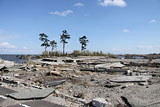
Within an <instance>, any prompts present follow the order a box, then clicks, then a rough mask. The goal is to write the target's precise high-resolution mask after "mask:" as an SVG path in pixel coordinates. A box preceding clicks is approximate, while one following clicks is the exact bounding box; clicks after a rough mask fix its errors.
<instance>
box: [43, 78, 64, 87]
mask: <svg viewBox="0 0 160 107" xmlns="http://www.w3.org/2000/svg"><path fill="white" fill-rule="evenodd" d="M65 81H67V78H62V79H56V80H49V81H45V82H44V83H43V85H44V86H49V87H52V86H57V85H60V84H63V83H64V82H65Z"/></svg>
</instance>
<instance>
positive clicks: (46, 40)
mask: <svg viewBox="0 0 160 107" xmlns="http://www.w3.org/2000/svg"><path fill="white" fill-rule="evenodd" d="M39 36H40V37H39V40H41V41H42V42H43V43H42V44H41V46H44V47H45V51H46V49H47V47H49V46H50V44H49V43H48V42H49V40H48V36H47V35H46V34H44V33H41V34H39Z"/></svg>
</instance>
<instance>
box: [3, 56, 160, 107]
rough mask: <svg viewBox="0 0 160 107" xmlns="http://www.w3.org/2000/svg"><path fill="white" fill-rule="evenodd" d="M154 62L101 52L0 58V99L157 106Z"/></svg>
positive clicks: (58, 106)
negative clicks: (19, 59) (19, 60)
mask: <svg viewBox="0 0 160 107" xmlns="http://www.w3.org/2000/svg"><path fill="white" fill-rule="evenodd" d="M148 63H149V64H148ZM154 64H156V65H154ZM159 64H160V61H159V60H156V59H155V61H154V60H152V62H148V61H147V60H146V59H109V58H107V57H102V56H101V57H100V56H96V57H54V58H44V59H36V60H30V61H27V62H26V63H23V64H20V63H19V64H17V63H15V62H11V61H4V60H2V59H0V85H1V86H0V105H2V107H3V106H4V107H7V106H8V107H15V106H18V107H24V106H26V107H30V106H31V107H32V106H33V107H35V105H36V107H37V105H38V104H40V105H41V106H42V105H43V107H51V105H53V106H55V107H65V106H67V107H70V106H73V107H80V106H89V107H121V106H122V107H128V106H129V107H140V106H160V103H159V96H160V93H159V91H158V90H160V85H159V83H160V78H159V77H160V68H159V66H158V65H159ZM157 66H158V67H157ZM28 100H30V101H28Z"/></svg>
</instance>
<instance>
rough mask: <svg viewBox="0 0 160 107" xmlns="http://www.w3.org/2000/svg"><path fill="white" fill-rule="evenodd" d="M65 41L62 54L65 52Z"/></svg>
mask: <svg viewBox="0 0 160 107" xmlns="http://www.w3.org/2000/svg"><path fill="white" fill-rule="evenodd" d="M64 49H65V43H63V55H64V54H65V50H64Z"/></svg>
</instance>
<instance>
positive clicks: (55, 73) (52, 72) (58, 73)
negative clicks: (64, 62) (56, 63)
mask: <svg viewBox="0 0 160 107" xmlns="http://www.w3.org/2000/svg"><path fill="white" fill-rule="evenodd" d="M49 73H50V74H53V75H58V76H61V73H60V72H59V71H50V72H49Z"/></svg>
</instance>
